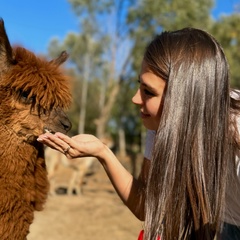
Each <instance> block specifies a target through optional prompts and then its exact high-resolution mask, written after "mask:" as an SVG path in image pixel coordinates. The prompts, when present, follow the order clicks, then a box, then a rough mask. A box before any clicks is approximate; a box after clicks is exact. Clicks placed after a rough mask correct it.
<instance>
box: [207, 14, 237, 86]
mask: <svg viewBox="0 0 240 240" xmlns="http://www.w3.org/2000/svg"><path fill="white" fill-rule="evenodd" d="M239 23H240V14H233V15H231V16H228V17H227V16H223V17H222V18H220V20H219V21H217V22H216V23H215V24H214V26H213V28H212V30H211V32H212V34H213V35H214V36H215V37H216V38H217V39H218V41H219V42H220V44H221V45H222V46H223V49H224V51H225V54H226V56H227V59H228V62H229V66H230V73H231V85H232V87H236V88H239V89H240V71H239V67H240V24H239Z"/></svg>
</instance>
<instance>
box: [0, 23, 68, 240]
mask: <svg viewBox="0 0 240 240" xmlns="http://www.w3.org/2000/svg"><path fill="white" fill-rule="evenodd" d="M66 59H67V54H66V53H62V54H61V56H60V57H59V58H57V59H55V60H52V61H50V62H48V61H47V60H43V59H40V58H38V57H36V56H35V55H34V54H33V53H31V52H29V51H28V50H26V49H24V48H21V47H16V48H12V47H11V46H10V43H9V40H8V37H7V35H6V32H5V29H4V23H3V20H0V139H1V140H0V239H1V240H5V239H8V240H16V239H18V240H22V239H26V236H27V234H28V232H29V226H30V224H31V223H32V221H33V217H34V210H42V208H43V204H44V203H45V201H46V198H47V194H48V189H49V183H48V180H47V171H46V166H45V161H44V151H43V150H44V149H43V145H42V144H41V143H39V142H37V140H36V139H37V137H38V136H39V135H40V134H42V133H43V132H44V130H45V129H48V130H50V131H53V132H56V131H61V132H67V131H68V130H69V129H70V127H71V123H70V122H69V120H68V118H67V116H66V115H65V113H64V112H63V108H65V107H68V106H69V104H70V100H71V96H70V89H69V86H68V84H69V83H68V79H67V78H66V77H65V76H64V75H63V73H62V72H61V71H60V69H59V65H60V64H62V63H63V62H64V61H65V60H66Z"/></svg>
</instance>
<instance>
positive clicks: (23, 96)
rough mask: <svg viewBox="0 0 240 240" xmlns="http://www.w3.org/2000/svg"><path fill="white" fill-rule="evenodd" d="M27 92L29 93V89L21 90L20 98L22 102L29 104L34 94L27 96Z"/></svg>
mask: <svg viewBox="0 0 240 240" xmlns="http://www.w3.org/2000/svg"><path fill="white" fill-rule="evenodd" d="M29 94H30V92H29V91H22V92H21V93H20V99H21V101H22V102H23V103H25V104H31V103H32V102H33V100H34V96H32V97H30V98H29V97H28V96H29Z"/></svg>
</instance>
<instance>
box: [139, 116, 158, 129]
mask: <svg viewBox="0 0 240 240" xmlns="http://www.w3.org/2000/svg"><path fill="white" fill-rule="evenodd" d="M142 121H143V126H144V127H145V128H147V129H148V130H154V131H157V127H155V124H153V123H151V122H149V121H146V119H143V120H142Z"/></svg>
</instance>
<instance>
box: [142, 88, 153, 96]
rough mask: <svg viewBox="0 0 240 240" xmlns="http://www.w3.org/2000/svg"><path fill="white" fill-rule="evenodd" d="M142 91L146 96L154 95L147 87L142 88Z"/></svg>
mask: <svg viewBox="0 0 240 240" xmlns="http://www.w3.org/2000/svg"><path fill="white" fill-rule="evenodd" d="M144 93H145V94H146V95H148V96H154V94H153V93H152V92H150V91H148V90H147V89H144Z"/></svg>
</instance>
